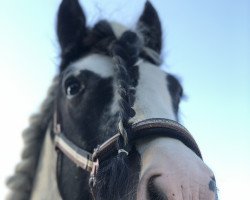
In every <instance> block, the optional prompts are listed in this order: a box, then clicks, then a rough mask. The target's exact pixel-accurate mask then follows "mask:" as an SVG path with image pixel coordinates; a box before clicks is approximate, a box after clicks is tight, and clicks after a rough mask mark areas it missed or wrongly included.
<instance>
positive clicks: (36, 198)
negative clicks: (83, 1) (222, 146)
mask: <svg viewBox="0 0 250 200" xmlns="http://www.w3.org/2000/svg"><path fill="white" fill-rule="evenodd" d="M57 36H58V41H59V44H60V49H61V57H60V58H61V62H60V66H59V73H58V75H57V76H56V77H55V78H54V80H53V83H52V85H51V87H50V89H49V91H48V96H47V98H46V99H45V101H44V103H43V105H42V107H41V111H40V113H38V114H36V115H34V116H32V117H31V122H30V126H29V127H28V128H27V129H26V130H25V131H24V132H23V138H24V143H25V147H24V150H23V152H22V160H21V162H20V163H19V164H18V165H17V166H16V169H15V174H14V175H13V176H12V177H10V178H9V179H8V181H7V185H8V187H9V188H10V189H11V192H10V194H9V195H8V197H7V200H29V199H31V200H44V199H46V200H59V199H63V200H90V199H96V200H157V199H159V200H167V199H168V200H198V199H206V200H214V199H217V198H218V197H217V188H216V181H215V178H214V174H213V172H212V170H211V169H210V168H209V167H208V166H207V165H206V164H205V163H204V162H203V160H202V155H201V152H200V150H199V147H198V145H197V144H196V142H195V140H194V138H193V137H192V135H191V134H190V133H189V132H188V130H187V129H186V128H185V127H183V126H182V125H181V124H180V123H179V122H178V112H179V103H180V101H181V99H182V97H183V88H182V86H181V84H180V82H179V81H178V79H177V78H176V77H175V76H174V75H172V74H170V73H167V72H165V71H163V70H161V69H160V65H161V56H160V54H161V49H162V28H161V23H160V19H159V16H158V14H157V11H156V10H155V8H154V7H153V5H152V4H151V3H150V2H149V1H146V2H145V7H144V10H143V12H142V14H141V16H140V17H139V19H138V21H137V23H136V27H135V28H134V29H129V28H127V27H125V26H123V25H121V24H117V23H114V22H112V23H111V22H108V21H106V20H101V21H99V22H97V23H96V24H95V25H94V26H93V27H89V26H87V25H86V16H85V13H84V11H83V9H82V7H81V5H80V3H79V2H78V0H62V2H61V4H60V7H59V11H58V16H57Z"/></svg>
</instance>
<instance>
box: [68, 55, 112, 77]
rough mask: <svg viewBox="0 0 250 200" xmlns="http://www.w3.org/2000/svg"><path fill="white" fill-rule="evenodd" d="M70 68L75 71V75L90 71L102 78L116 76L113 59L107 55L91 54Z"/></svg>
mask: <svg viewBox="0 0 250 200" xmlns="http://www.w3.org/2000/svg"><path fill="white" fill-rule="evenodd" d="M70 68H71V69H73V71H75V72H74V73H75V75H77V74H79V73H80V72H81V71H82V70H89V71H92V72H94V73H95V74H97V75H99V76H100V77H102V78H109V77H112V76H113V75H114V67H113V63H112V59H111V58H110V57H108V56H105V55H100V54H91V55H88V56H86V57H84V58H81V59H79V60H78V61H76V62H74V63H72V64H71V65H70Z"/></svg>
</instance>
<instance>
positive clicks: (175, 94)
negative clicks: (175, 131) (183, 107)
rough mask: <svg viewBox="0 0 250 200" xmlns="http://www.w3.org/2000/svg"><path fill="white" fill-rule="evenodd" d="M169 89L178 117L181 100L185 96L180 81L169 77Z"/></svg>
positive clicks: (171, 76)
mask: <svg viewBox="0 0 250 200" xmlns="http://www.w3.org/2000/svg"><path fill="white" fill-rule="evenodd" d="M167 82H168V89H169V92H170V95H171V98H172V104H173V108H174V112H175V114H176V116H177V114H178V111H179V104H180V100H181V98H182V96H183V89H182V86H181V84H180V83H179V81H178V80H177V79H176V78H175V77H174V76H173V75H170V74H168V75H167Z"/></svg>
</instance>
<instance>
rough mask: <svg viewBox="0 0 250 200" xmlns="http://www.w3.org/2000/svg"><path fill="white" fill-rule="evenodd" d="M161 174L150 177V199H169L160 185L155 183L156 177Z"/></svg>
mask: <svg viewBox="0 0 250 200" xmlns="http://www.w3.org/2000/svg"><path fill="white" fill-rule="evenodd" d="M160 176H161V175H154V176H152V177H150V179H149V181H148V184H147V195H148V199H149V200H167V196H166V195H165V194H164V193H163V191H161V189H160V188H159V187H157V185H156V184H155V179H157V178H158V177H160Z"/></svg>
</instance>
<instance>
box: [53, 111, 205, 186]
mask: <svg viewBox="0 0 250 200" xmlns="http://www.w3.org/2000/svg"><path fill="white" fill-rule="evenodd" d="M121 131H122V130H118V133H117V134H115V135H114V136H112V137H111V138H110V139H108V140H106V141H105V142H104V143H102V144H101V145H98V146H97V147H96V148H95V149H94V150H93V153H90V152H88V151H86V150H84V149H82V148H80V147H78V146H76V145H75V144H74V143H72V142H71V141H70V140H68V139H67V137H66V136H65V135H64V133H63V131H62V130H61V125H60V123H58V121H57V114H54V134H55V147H56V148H57V149H59V150H60V151H62V152H63V153H64V155H66V156H67V157H68V158H69V159H70V160H71V161H72V162H74V163H75V164H76V165H77V166H79V167H81V168H82V169H83V170H85V171H88V172H89V173H90V180H89V182H90V186H91V187H93V186H94V184H95V176H96V173H97V171H98V167H99V160H104V159H107V158H110V157H112V156H115V155H117V154H119V153H126V154H127V155H128V153H129V152H127V151H125V150H124V149H117V146H116V143H117V141H118V139H119V138H120V137H121V134H122V133H121ZM160 136H162V137H171V138H175V139H178V140H180V141H182V142H183V143H184V144H185V145H186V146H187V147H189V148H190V149H192V150H193V151H194V153H196V155H197V156H199V157H200V158H201V159H202V155H201V152H200V150H199V147H198V145H197V143H196V142H195V140H194V138H193V137H192V135H191V134H190V133H189V132H188V130H187V129H186V128H185V127H184V126H182V125H181V124H179V123H178V122H176V121H173V120H170V119H163V118H152V119H147V120H143V121H140V122H137V123H135V124H133V125H132V138H131V139H130V141H128V143H129V144H131V143H132V144H133V143H135V141H137V140H139V139H142V138H146V137H160Z"/></svg>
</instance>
